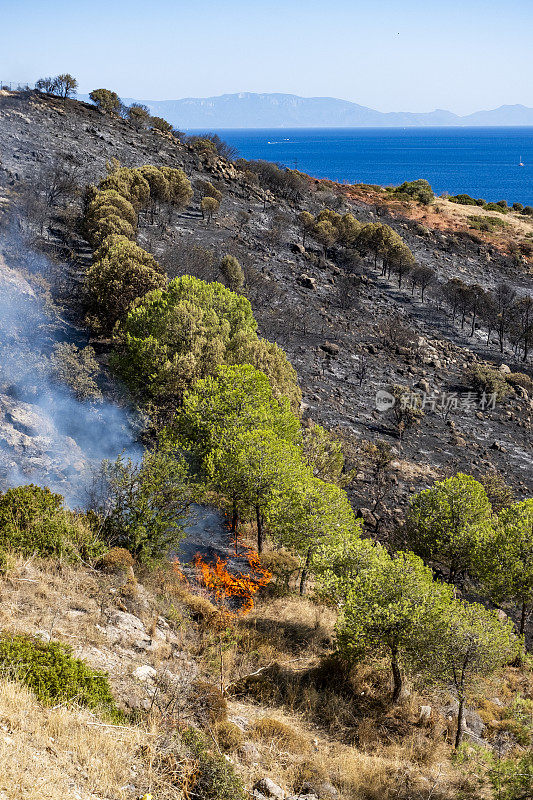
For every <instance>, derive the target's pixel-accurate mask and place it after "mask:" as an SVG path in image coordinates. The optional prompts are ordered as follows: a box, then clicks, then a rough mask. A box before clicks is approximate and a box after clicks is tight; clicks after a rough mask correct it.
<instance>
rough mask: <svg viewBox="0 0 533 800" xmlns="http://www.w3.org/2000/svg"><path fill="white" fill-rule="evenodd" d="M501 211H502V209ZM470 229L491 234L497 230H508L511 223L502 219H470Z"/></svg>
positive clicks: (477, 217) (476, 217)
mask: <svg viewBox="0 0 533 800" xmlns="http://www.w3.org/2000/svg"><path fill="white" fill-rule="evenodd" d="M500 210H501V209H500ZM468 220H469V223H470V227H471V228H473V229H474V230H478V231H487V232H489V233H490V232H491V231H493V230H494V229H495V228H499V229H502V228H507V227H508V225H509V223H508V222H506V221H505V220H504V219H500V217H479V216H474V217H468Z"/></svg>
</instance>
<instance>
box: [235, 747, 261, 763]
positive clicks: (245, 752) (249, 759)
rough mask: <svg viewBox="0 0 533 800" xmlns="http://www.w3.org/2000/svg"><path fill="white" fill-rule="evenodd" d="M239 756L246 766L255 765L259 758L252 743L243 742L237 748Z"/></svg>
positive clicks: (257, 751)
mask: <svg viewBox="0 0 533 800" xmlns="http://www.w3.org/2000/svg"><path fill="white" fill-rule="evenodd" d="M239 756H240V757H241V758H242V760H243V761H244V762H245V763H246V764H257V763H259V759H260V758H261V756H260V754H259V750H258V749H257V747H256V746H255V744H254V743H253V742H245V743H244V744H243V745H242V746H241V747H239Z"/></svg>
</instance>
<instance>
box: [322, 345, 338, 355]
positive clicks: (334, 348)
mask: <svg viewBox="0 0 533 800" xmlns="http://www.w3.org/2000/svg"><path fill="white" fill-rule="evenodd" d="M320 349H321V350H323V351H324V353H327V354H328V355H330V356H338V355H339V353H340V347H339V345H338V344H335V343H334V342H324V344H321V345H320Z"/></svg>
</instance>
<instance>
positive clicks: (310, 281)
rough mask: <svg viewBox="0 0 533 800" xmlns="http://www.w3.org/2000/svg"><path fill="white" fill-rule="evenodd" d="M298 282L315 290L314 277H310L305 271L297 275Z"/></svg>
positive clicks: (306, 287)
mask: <svg viewBox="0 0 533 800" xmlns="http://www.w3.org/2000/svg"><path fill="white" fill-rule="evenodd" d="M298 283H299V284H300V286H303V287H304V288H305V289H313V290H314V291H316V278H311V277H310V276H309V275H307V274H306V273H305V272H304V273H302V274H301V275H300V276H299V278H298Z"/></svg>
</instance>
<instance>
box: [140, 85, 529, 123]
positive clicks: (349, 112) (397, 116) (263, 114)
mask: <svg viewBox="0 0 533 800" xmlns="http://www.w3.org/2000/svg"><path fill="white" fill-rule="evenodd" d="M125 102H128V103H129V102H133V101H132V100H131V99H128V100H125ZM141 102H143V103H145V104H146V105H147V106H148V107H149V108H150V111H151V113H152V114H153V115H154V116H159V117H164V118H165V119H167V120H168V121H169V122H170V123H172V125H174V126H175V127H176V128H182V129H183V128H185V129H190V128H193V129H194V128H196V129H197V128H200V129H205V130H208V129H216V128H405V127H419V126H424V127H425V126H439V127H440V126H461V127H467V126H474V125H483V126H487V127H490V126H492V125H494V126H499V125H511V126H521V125H531V126H533V108H527V107H526V106H522V105H514V106H500V108H495V109H494V110H492V111H476V112H475V113H474V114H468V115H467V116H464V117H461V116H458V115H457V114H452V112H451V111H443V110H441V109H437V110H435V111H430V112H429V113H421V114H417V113H412V112H409V111H394V112H389V113H384V112H382V111H375V110H374V109H372V108H367V107H366V106H360V105H358V104H357V103H350V102H349V101H348V100H337V99H336V98H334V97H298V95H294V94H253V93H251V92H241V93H239V94H223V95H220V96H219V97H204V98H202V97H187V98H184V99H183V100H144V101H141Z"/></svg>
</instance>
